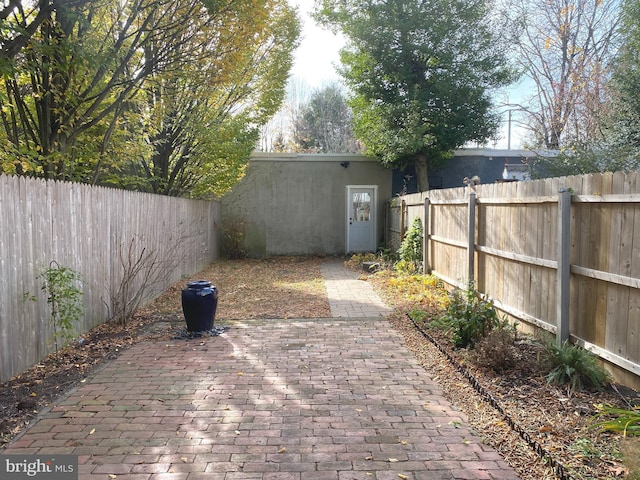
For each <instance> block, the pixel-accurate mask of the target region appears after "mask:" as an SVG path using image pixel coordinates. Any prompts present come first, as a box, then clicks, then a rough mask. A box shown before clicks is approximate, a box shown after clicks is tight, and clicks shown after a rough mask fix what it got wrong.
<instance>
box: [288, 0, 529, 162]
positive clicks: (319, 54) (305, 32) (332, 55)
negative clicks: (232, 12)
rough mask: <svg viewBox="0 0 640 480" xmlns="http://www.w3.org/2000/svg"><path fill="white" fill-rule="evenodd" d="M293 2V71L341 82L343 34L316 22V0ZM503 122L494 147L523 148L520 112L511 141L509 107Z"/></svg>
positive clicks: (319, 82)
mask: <svg viewBox="0 0 640 480" xmlns="http://www.w3.org/2000/svg"><path fill="white" fill-rule="evenodd" d="M289 2H290V4H291V5H294V6H297V7H298V9H299V14H300V17H301V20H302V39H301V42H300V46H299V47H298V49H297V50H296V52H295V57H294V64H293V68H292V71H291V75H292V78H293V79H295V80H299V81H302V82H303V83H304V84H306V85H308V86H309V88H310V89H311V90H313V89H317V88H321V87H323V86H325V85H328V84H331V83H335V82H340V76H339V75H338V73H337V72H336V68H335V66H336V65H339V64H340V55H339V53H338V52H339V50H340V48H342V46H344V44H345V40H344V38H343V37H341V36H338V35H334V34H333V33H331V32H330V31H328V30H326V29H324V28H322V27H321V26H318V25H316V23H315V21H314V20H313V19H312V18H311V16H310V12H312V11H313V5H314V0H289ZM522 90H523V88H522V86H521V85H520V86H514V87H513V89H511V91H509V92H506V94H505V95H508V100H509V102H507V103H514V102H517V101H518V99H519V98H521V96H522ZM506 100H507V97H506V96H505V97H504V98H500V99H499V101H502V102H506ZM502 110H503V111H504V112H503V122H502V128H501V130H500V133H499V137H500V139H499V140H498V142H497V143H495V144H494V143H493V142H491V143H490V144H489V145H487V146H488V147H490V148H498V149H506V148H508V147H509V146H510V147H511V148H512V149H518V148H522V144H523V141H524V135H525V132H524V130H523V129H522V127H519V126H518V125H517V123H516V122H515V120H516V115H515V114H512V122H511V142H509V140H508V138H507V137H508V131H509V128H508V118H509V114H508V111H507V109H506V108H505V109H502Z"/></svg>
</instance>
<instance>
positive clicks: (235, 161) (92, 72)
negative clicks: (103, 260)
mask: <svg viewBox="0 0 640 480" xmlns="http://www.w3.org/2000/svg"><path fill="white" fill-rule="evenodd" d="M56 5H57V8H52V9H50V10H49V16H48V17H47V18H46V19H45V20H44V21H43V22H41V23H40V25H39V26H38V28H37V29H36V30H35V32H34V33H33V35H31V36H30V38H29V40H28V42H27V43H26V45H25V47H24V48H23V49H22V50H21V52H20V54H19V55H17V56H16V57H15V60H14V62H13V64H12V65H11V66H10V68H6V69H4V70H3V71H2V72H1V73H2V74H3V77H2V82H1V83H0V119H1V121H2V127H4V128H3V130H4V132H3V133H4V137H5V138H4V139H5V140H6V144H7V146H8V147H9V148H5V149H4V151H3V152H2V153H0V166H1V167H2V170H3V171H5V172H10V173H19V174H28V175H37V176H42V177H44V178H52V179H64V180H75V181H82V182H87V183H100V184H107V185H118V186H120V187H124V188H138V189H140V190H145V191H153V192H156V193H163V194H168V195H198V196H210V195H216V194H219V193H220V192H222V191H224V190H225V189H227V188H229V186H230V185H231V184H232V183H233V182H235V181H237V179H238V178H239V177H240V176H241V175H242V172H243V168H244V164H245V163H246V161H247V159H248V157H249V154H250V152H251V150H252V149H253V148H254V146H255V144H256V141H257V128H258V127H259V126H260V125H261V124H263V123H265V122H266V121H267V119H268V118H269V117H270V116H271V115H272V114H273V113H274V112H275V111H276V110H277V108H278V106H279V104H280V102H281V101H282V97H283V95H284V88H285V85H286V80H287V75H288V72H289V69H290V67H291V53H292V51H293V49H294V48H295V46H296V42H297V36H298V33H299V23H298V19H297V17H296V14H295V11H294V10H293V9H291V8H290V7H288V5H287V4H286V2H285V1H284V0H256V1H252V0H222V1H212V0H126V1H122V0H94V1H91V2H85V3H82V2H80V1H79V0H77V1H74V2H68V3H65V2H64V1H62V0H60V1H59V2H58V3H57V4H56ZM16 28H18V27H16Z"/></svg>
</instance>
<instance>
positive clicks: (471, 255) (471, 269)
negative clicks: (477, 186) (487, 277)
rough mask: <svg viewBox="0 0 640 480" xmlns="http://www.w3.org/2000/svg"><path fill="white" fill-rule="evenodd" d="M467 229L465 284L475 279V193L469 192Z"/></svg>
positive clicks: (469, 283)
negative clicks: (466, 274)
mask: <svg viewBox="0 0 640 480" xmlns="http://www.w3.org/2000/svg"><path fill="white" fill-rule="evenodd" d="M468 226H469V229H468V230H467V241H468V244H467V272H468V276H467V285H471V283H473V282H474V279H475V275H474V273H475V251H476V194H475V192H470V193H469V223H468Z"/></svg>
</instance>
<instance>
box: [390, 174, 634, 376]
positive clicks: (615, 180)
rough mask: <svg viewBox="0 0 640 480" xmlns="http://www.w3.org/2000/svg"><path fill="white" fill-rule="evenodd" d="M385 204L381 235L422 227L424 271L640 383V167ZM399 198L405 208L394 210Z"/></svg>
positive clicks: (394, 237) (394, 239)
mask: <svg viewBox="0 0 640 480" xmlns="http://www.w3.org/2000/svg"><path fill="white" fill-rule="evenodd" d="M401 200H402V201H401V202H400V201H394V202H392V203H391V206H390V211H389V214H388V218H389V227H390V230H389V233H388V238H389V242H390V244H391V246H392V247H397V246H398V245H399V243H400V241H401V235H400V230H401V229H400V228H399V225H400V224H403V225H405V229H406V226H409V225H411V223H412V222H413V219H414V218H415V217H420V218H421V219H422V221H423V224H424V230H425V239H426V241H425V242H424V250H425V255H424V260H425V265H426V267H427V269H429V270H431V271H432V272H433V273H434V274H435V275H437V276H439V277H440V278H442V279H443V280H444V281H445V282H447V283H448V284H450V285H452V286H457V287H466V286H467V285H468V282H469V281H473V282H474V286H475V288H476V289H477V290H478V291H479V292H481V293H483V294H485V295H487V296H488V297H489V298H490V299H492V300H493V301H494V304H495V305H496V307H498V308H499V309H500V310H502V311H503V312H504V313H506V314H508V315H509V316H510V317H512V318H513V319H516V320H518V321H519V322H520V323H521V324H524V325H528V326H530V327H531V328H533V329H543V330H546V331H548V332H551V333H553V334H554V335H556V338H557V340H558V341H559V342H561V341H563V340H564V339H567V338H570V339H571V341H573V342H574V343H577V344H579V345H581V346H583V347H585V348H587V349H589V350H591V351H593V352H594V353H596V354H597V355H599V356H600V357H601V358H602V359H603V360H605V361H606V362H608V364H609V365H610V367H611V369H612V370H613V371H614V375H615V376H616V378H617V379H618V380H619V381H621V382H623V383H626V384H630V385H632V386H634V387H636V388H637V387H639V386H640V173H638V172H631V173H626V174H625V173H615V174H610V173H608V174H596V175H585V176H575V177H563V178H554V179H546V180H537V181H533V182H516V183H495V184H489V185H478V186H476V187H475V189H474V190H473V191H471V190H469V189H467V188H456V189H448V190H433V191H430V192H426V193H421V194H413V195H407V196H405V197H403V198H402V199H401ZM401 205H404V208H402V207H401Z"/></svg>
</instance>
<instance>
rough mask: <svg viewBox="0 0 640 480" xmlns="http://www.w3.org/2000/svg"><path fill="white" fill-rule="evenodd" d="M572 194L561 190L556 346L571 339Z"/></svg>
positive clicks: (559, 199)
mask: <svg viewBox="0 0 640 480" xmlns="http://www.w3.org/2000/svg"><path fill="white" fill-rule="evenodd" d="M570 229H571V192H569V191H568V190H564V189H563V190H560V192H559V196H558V273H557V282H556V285H557V293H556V295H557V297H558V299H557V305H556V308H557V310H556V317H557V318H556V325H557V330H556V344H557V345H558V346H562V344H563V343H564V342H565V341H566V340H568V339H569V301H570V298H569V288H570V273H571V233H570Z"/></svg>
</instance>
